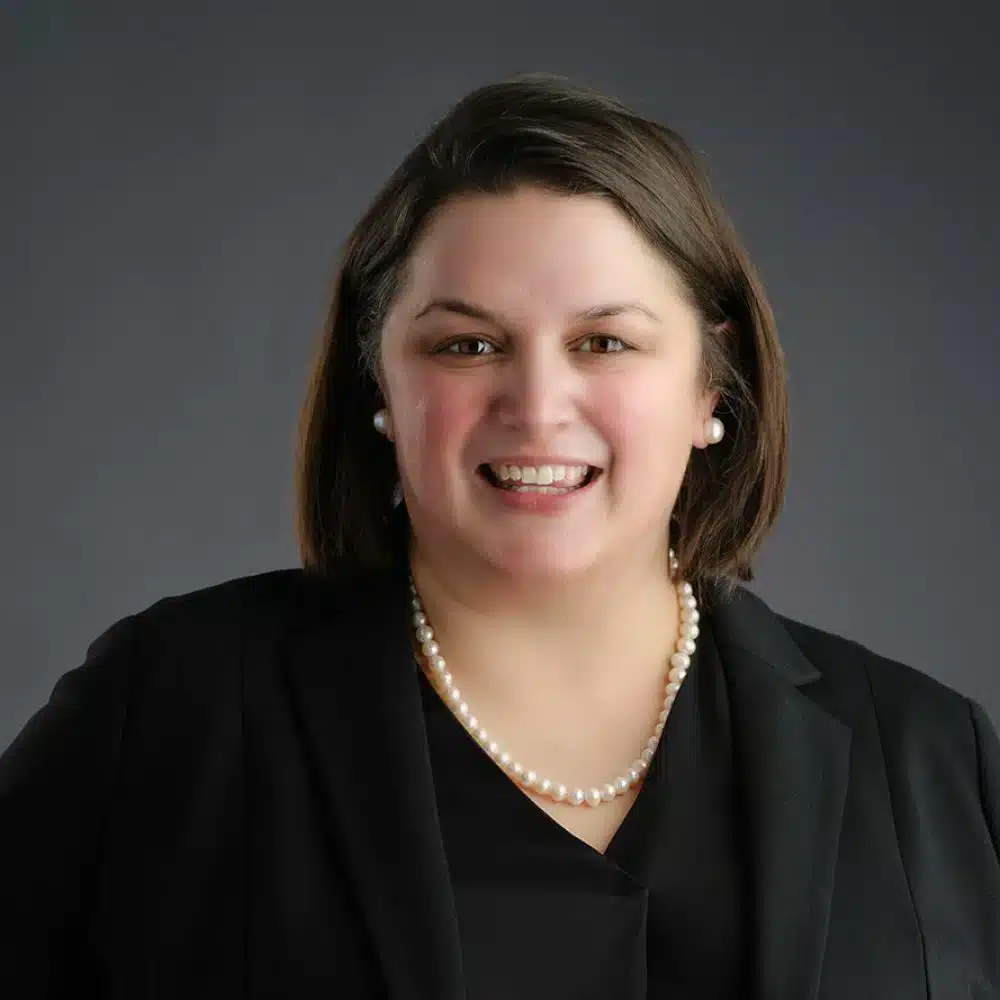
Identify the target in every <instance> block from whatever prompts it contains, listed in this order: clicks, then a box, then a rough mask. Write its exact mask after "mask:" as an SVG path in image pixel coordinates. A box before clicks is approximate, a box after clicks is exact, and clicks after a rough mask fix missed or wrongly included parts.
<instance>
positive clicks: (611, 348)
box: [580, 333, 631, 354]
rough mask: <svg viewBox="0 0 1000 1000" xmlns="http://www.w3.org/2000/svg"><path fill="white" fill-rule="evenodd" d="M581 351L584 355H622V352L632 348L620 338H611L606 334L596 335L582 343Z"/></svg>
mask: <svg viewBox="0 0 1000 1000" xmlns="http://www.w3.org/2000/svg"><path fill="white" fill-rule="evenodd" d="M588 345H596V346H588ZM580 350H581V351H582V352H583V353H584V354H620V353H621V352H622V351H628V350H631V348H630V347H629V346H628V344H626V343H625V341H624V340H621V339H620V338H618V337H609V336H608V335H607V334H605V333H595V334H593V335H592V336H590V337H587V339H586V340H583V341H581V343H580Z"/></svg>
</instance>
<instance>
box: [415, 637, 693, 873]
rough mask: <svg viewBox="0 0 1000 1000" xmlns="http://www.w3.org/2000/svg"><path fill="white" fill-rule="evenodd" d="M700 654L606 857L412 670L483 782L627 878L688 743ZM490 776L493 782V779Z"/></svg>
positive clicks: (422, 675)
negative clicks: (678, 753) (676, 757)
mask: <svg viewBox="0 0 1000 1000" xmlns="http://www.w3.org/2000/svg"><path fill="white" fill-rule="evenodd" d="M703 635H704V633H703ZM701 650H702V642H701V640H699V644H698V647H697V649H696V652H695V654H694V657H693V658H692V663H691V668H690V670H689V671H688V675H687V677H686V678H685V683H684V684H682V685H681V688H680V690H679V691H678V694H677V698H676V699H675V701H674V706H673V708H672V710H671V713H670V716H669V717H668V720H667V725H666V727H665V729H664V732H663V737H662V738H661V740H660V742H659V744H658V745H657V748H656V753H655V754H654V756H653V759H652V761H651V762H650V766H649V768H648V770H647V772H646V775H645V777H644V779H643V782H642V786H641V787H640V789H639V792H638V793H637V795H636V797H635V800H634V801H633V803H632V805H631V807H630V808H629V810H628V812H627V813H626V814H625V816H624V817H623V818H622V821H621V823H619V825H618V827H617V829H616V830H615V832H614V834H613V835H612V837H611V839H610V840H609V841H608V844H607V847H606V848H605V849H604V851H603V852H602V851H599V850H597V849H596V848H595V847H593V846H592V845H591V844H588V843H587V842H586V841H585V840H583V839H581V838H580V837H578V836H577V835H576V834H575V833H573V832H572V831H571V830H569V829H567V828H566V827H565V826H563V825H562V824H561V823H560V822H559V821H558V820H556V819H555V818H554V817H552V816H551V815H549V813H547V812H546V811H545V810H544V809H542V808H541V806H539V805H538V804H537V803H536V802H535V801H534V799H533V798H532V797H531V795H530V794H529V793H528V792H527V791H526V790H524V789H523V788H522V787H521V786H520V785H518V784H517V782H516V780H515V779H514V778H512V777H511V776H510V775H508V774H507V773H506V772H504V770H503V769H502V768H501V767H500V765H499V764H497V762H496V761H495V760H493V758H492V757H490V755H489V754H488V753H487V751H486V750H485V749H484V748H483V747H482V746H481V745H480V744H479V742H478V741H477V740H476V739H475V737H474V736H473V735H472V734H471V733H470V732H469V731H468V729H466V728H465V726H464V725H463V724H462V722H461V721H460V720H459V719H458V718H457V717H456V715H455V713H454V712H453V711H452V710H451V708H450V707H449V706H448V705H447V704H446V702H445V701H444V699H443V698H442V697H441V695H440V693H439V692H438V691H437V689H436V688H435V687H434V684H433V683H432V682H431V680H430V678H429V677H427V675H426V673H425V672H424V670H423V669H422V668H421V666H420V664H419V663H418V662H417V659H416V657H415V656H414V658H413V663H412V666H413V669H414V670H416V671H417V673H418V674H419V675H420V677H419V681H420V685H421V690H422V691H423V694H424V702H423V704H424V708H425V712H426V711H433V712H435V713H436V714H438V715H439V716H441V715H443V716H446V719H445V721H444V723H443V724H444V725H446V726H448V727H449V729H451V731H452V732H457V735H458V736H459V737H460V738H463V739H462V745H464V746H466V747H467V748H468V749H469V750H471V751H473V753H474V754H475V755H476V758H475V759H478V761H479V763H477V764H476V767H477V768H478V769H479V771H481V772H482V775H483V780H484V781H487V780H488V781H490V782H491V784H492V785H493V786H494V787H496V788H498V789H499V788H504V789H505V791H504V792H502V793H501V794H503V797H504V800H505V801H506V802H509V803H510V808H511V809H517V810H518V811H519V813H520V814H521V815H523V816H525V817H528V816H535V817H537V819H536V820H532V822H536V825H540V826H541V828H543V829H546V828H547V829H548V830H550V835H551V836H554V837H556V838H559V839H560V840H561V841H563V842H564V843H565V844H566V845H567V847H568V849H573V850H575V851H578V852H582V853H583V854H585V855H587V856H589V857H591V858H594V859H598V860H599V861H600V862H601V863H604V864H606V865H609V866H612V867H614V868H616V869H618V870H619V871H622V872H624V873H625V874H627V875H628V874H629V871H626V868H628V869H629V870H631V869H632V868H633V867H634V866H635V860H636V859H637V857H638V856H639V855H640V854H641V851H642V845H641V843H640V842H639V838H640V837H641V835H642V832H643V831H646V830H647V829H648V827H649V824H648V822H644V818H645V817H646V815H647V813H648V812H649V811H650V810H651V809H652V808H654V807H655V805H656V800H657V799H658V798H659V796H660V795H661V794H663V792H664V789H663V787H662V785H663V782H664V780H665V779H666V778H667V773H666V768H667V764H666V761H665V757H664V755H665V754H666V753H667V752H669V748H670V747H671V746H674V745H676V744H678V742H679V740H681V739H687V738H689V733H688V727H689V726H690V724H691V716H692V715H694V714H695V713H696V711H697V692H696V691H695V690H693V689H694V688H695V687H696V684H695V681H696V677H697V676H698V675H699V674H700V670H701V663H702V662H703V661H704V656H703V655H702V654H701ZM425 723H426V717H425ZM491 774H492V776H490V775H491ZM577 808H580V809H589V808H592V807H591V806H587V805H583V806H579V807H577ZM630 877H631V876H630Z"/></svg>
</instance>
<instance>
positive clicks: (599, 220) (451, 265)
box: [0, 75, 1000, 1000]
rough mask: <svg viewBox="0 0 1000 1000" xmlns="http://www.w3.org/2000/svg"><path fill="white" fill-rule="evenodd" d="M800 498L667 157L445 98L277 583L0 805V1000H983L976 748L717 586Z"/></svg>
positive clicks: (141, 666) (375, 229)
mask: <svg viewBox="0 0 1000 1000" xmlns="http://www.w3.org/2000/svg"><path fill="white" fill-rule="evenodd" d="M786 461H787V399H786V391H785V373H784V367H783V361H782V352H781V348H780V345H779V342H778V336H777V331H776V329H775V324H774V320H773V316H772V313H771V309H770V306H769V304H768V301H767V298H766V295H765V293H764V289H763V288H762V287H761V284H760V281H759V280H758V278H757V276H756V274H755V272H754V270H753V267H752V265H751V263H750V261H749V259H748V257H747V254H746V252H745V251H744V249H743V248H742V246H741V244H740V242H739V240H738V238H737V236H736V234H735V233H734V231H733V228H732V226H731V225H730V223H729V221H728V219H727V217H726V214H725V212H724V211H723V209H722V207H721V205H720V204H719V203H718V202H717V201H716V200H715V198H714V197H713V195H712V192H711V189H710V185H709V183H708V179H707V176H706V173H705V170H704V168H703V165H702V164H701V162H700V161H699V159H698V158H697V157H696V156H695V155H694V154H693V152H692V151H691V150H690V148H689V147H688V145H687V144H686V143H685V142H684V140H683V139H682V138H681V137H680V136H679V135H678V134H677V133H676V132H674V131H672V130H671V129H669V128H667V127H665V126H663V125H660V124H657V123H655V122H652V121H649V120H648V119H646V118H643V117H641V116H639V115H637V114H635V113H634V112H632V111H631V110H629V109H628V108H626V107H625V106H624V105H622V104H621V103H620V102H618V101H616V100H614V99H612V98H610V97H608V96H606V95H603V94H600V93H598V92H596V91H594V90H591V89H588V88H586V87H582V86H579V85H576V84H573V83H571V82H569V81H566V80H563V79H561V78H557V77H551V76H544V75H542V76H539V75H528V76H522V77H517V78H514V79H511V80H507V81H504V82H501V83H498V84H493V85H490V86H486V87H483V88H481V89H479V90H476V91H474V92H473V93H472V94H470V95H468V96H467V97H465V98H464V99H463V100H462V101H460V102H459V103H458V104H457V105H456V106H455V107H454V108H453V109H452V110H451V112H450V113H449V114H448V115H446V116H445V117H444V118H443V119H442V120H441V121H440V122H438V123H437V124H436V125H435V126H434V128H433V129H432V130H431V131H430V132H429V133H428V135H427V136H426V137H425V138H424V139H422V140H421V141H420V142H419V143H418V144H417V145H416V147H415V148H414V149H413V150H412V151H411V152H410V153H409V154H408V155H407V156H406V158H405V159H404V161H403V163H402V164H401V165H400V166H399V168H398V169H397V170H396V172H395V173H394V174H393V175H392V177H391V178H390V179H389V180H388V182H387V184H386V185H385V187H384V188H383V189H382V190H381V191H380V192H379V194H378V195H377V197H376V198H375V200H374V202H373V204H372V205H371V206H370V207H369V208H368V210H367V211H366V212H365V214H364V215H363V217H362V219H361V220H360V222H359V223H358V225H357V226H356V227H355V229H354V231H353V232H352V233H351V234H350V236H349V237H348V239H347V243H346V246H345V249H344V252H343V254H342V257H341V261H340V265H339V269H338V272H337V278H336V283H335V290H334V295H333V299H332V302H331V305H330V310H329V318H328V322H327V324H326V327H325V329H324V331H323V337H322V340H321V343H320V349H319V354H318V357H317V359H316V363H315V368H314V371H313V374H312V378H311V381H310V384H309V389H308V393H307V396H306V399H305V402H304V406H303V410H302V419H301V436H300V442H299V452H298V455H297V480H296V483H297V514H298V521H297V525H298V533H299V542H300V549H301V557H302V567H301V569H298V568H297V569H294V570H277V571H274V572H270V573H262V574H257V575H255V576H250V577H243V578H239V579H234V580H228V581H224V582H223V583H220V584H219V585H218V586H215V587H211V588H207V589H205V590H200V591H195V592H192V593H189V594H182V595H176V596H172V597H170V598H165V599H164V600H162V601H159V602H157V603H156V604H155V605H153V606H152V607H150V608H146V609H144V610H141V611H139V612H137V613H136V614H134V615H130V616H129V617H127V618H125V619H123V620H122V621H121V622H117V623H115V624H114V625H113V626H112V627H110V628H109V629H108V630H107V631H106V632H104V633H103V634H102V635H101V636H99V637H98V638H97V639H96V640H95V641H94V643H93V644H92V645H91V647H90V648H89V649H88V656H87V660H86V662H85V663H84V664H83V665H82V666H81V667H79V668H78V669H76V670H73V671H70V672H68V673H67V674H66V675H64V676H63V677H62V678H61V679H60V681H59V683H58V685H57V686H56V689H55V691H54V693H53V695H52V698H51V700H50V702H49V704H48V705H46V706H45V707H44V708H43V709H42V710H41V711H40V712H39V713H38V714H37V715H36V716H35V718H34V719H32V720H31V722H30V723H29V725H28V726H27V727H26V728H25V730H24V731H23V733H22V734H21V735H20V736H19V737H18V739H17V740H16V741H15V743H14V745H13V746H12V747H11V748H10V749H9V750H8V751H7V753H6V754H5V755H4V756H3V758H2V759H0V890H2V894H3V897H4V902H5V904H6V906H5V907H4V913H5V914H8V915H11V914H13V915H14V919H13V920H8V923H7V924H6V925H5V926H3V927H2V928H0V969H2V973H0V977H2V978H0V982H2V984H3V990H5V991H6V992H5V995H8V994H9V995H11V996H18V997H25V998H39V1000H40V998H42V997H47V998H51V997H66V998H68V997H73V998H74V1000H75V998H78V997H80V996H87V997H128V998H129V1000H132V998H136V1000H138V998H142V997H153V996H158V997H175V996H203V995H208V993H209V992H211V995H212V996H213V997H214V998H220V997H237V996H239V997H248V996H259V997H272V996H274V997H277V996H288V997H296V998H302V1000H305V998H310V997H317V998H318V997H331V996H350V997H359V998H360V997H392V998H395V1000H417V998H434V1000H461V998H464V997H468V998H470V1000H493V998H497V1000H500V998H503V1000H508V998H510V997H515V996H516V997H518V998H519V1000H535V998H539V1000H541V998H545V1000H589V998H592V1000H608V998H612V997H613V998H621V1000H639V998H653V997H657V998H658V997H671V998H675V1000H686V998H691V1000H693V998H698V1000H713V998H718V1000H723V998H726V1000H733V998H754V1000H803V998H815V997H819V996H822V997H824V998H827V1000H885V998H887V997H900V998H903V997H905V998H911V997H926V996H931V995H933V996H934V997H937V998H941V1000H945V998H955V1000H957V998H958V997H969V996H977V997H983V998H985V997H988V996H989V997H995V996H998V995H1000V741H998V738H997V733H996V730H995V728H994V726H993V725H992V723H991V722H990V720H989V719H988V718H987V716H986V714H985V713H984V711H983V709H982V708H981V707H980V706H979V705H978V704H977V703H976V702H974V701H971V700H969V699H968V698H966V697H964V696H963V695H961V694H960V693H958V692H957V691H954V690H952V689H950V688H948V687H945V686H944V685H942V684H940V683H938V682H937V681H934V680H932V679H931V678H930V677H928V676H926V675H924V674H921V673H919V672H917V671H916V670H913V669H911V668H909V667H907V666H905V665H903V664H900V663H896V662H893V661H891V660H888V659H886V658H884V657H882V656H880V655H878V654H877V653H875V652H873V651H871V650H869V649H865V648H864V647H862V646H860V645H858V644H857V643H855V642H852V641H850V640H849V639H847V638H844V637H840V636H836V635H833V634H831V633H828V632H823V631H821V630H819V629H817V628H814V627H812V626H810V625H808V624H805V623H802V622H798V621H795V620H792V619H790V618H788V617H786V616H783V615H781V614H779V613H777V612H775V611H772V610H771V609H770V608H769V607H768V606H767V605H766V604H765V603H764V602H763V601H761V600H760V599H759V598H758V597H756V596H754V594H753V593H752V592H751V591H750V590H749V589H747V588H746V587H744V586H743V584H744V583H746V582H749V581H752V580H753V564H754V559H755V557H756V554H757V552H758V550H759V549H760V546H761V544H762V542H763V540H764V539H765V537H766V535H767V533H768V532H769V531H770V529H771V528H772V526H773V524H774V522H775V520H776V518H777V516H778V512H779V510H780V507H781V503H782V499H783V494H784V489H785V481H786Z"/></svg>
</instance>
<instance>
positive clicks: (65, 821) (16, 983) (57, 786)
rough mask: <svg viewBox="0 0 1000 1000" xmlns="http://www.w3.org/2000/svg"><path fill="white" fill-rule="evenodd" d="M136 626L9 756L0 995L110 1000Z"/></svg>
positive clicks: (0, 790) (97, 643)
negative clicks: (119, 789)
mask: <svg viewBox="0 0 1000 1000" xmlns="http://www.w3.org/2000/svg"><path fill="white" fill-rule="evenodd" d="M134 629H135V616H134V615H130V616H128V617H126V618H123V619H121V620H120V621H118V622H115V623H114V624H113V625H111V626H110V627H109V628H108V629H106V630H105V631H104V632H103V633H101V635H99V636H98V637H97V638H96V639H95V640H94V641H93V642H92V643H91V644H90V646H89V647H88V648H87V653H86V657H85V659H84V662H83V664H82V665H80V666H78V667H76V668H75V669H73V670H70V671H68V672H67V673H65V674H63V676H61V677H60V678H59V679H58V681H57V682H56V684H55V687H54V688H53V690H52V694H51V696H50V697H49V700H48V702H47V703H46V704H45V705H44V706H43V707H42V708H40V709H39V710H38V711H37V712H36V713H35V714H34V715H33V716H32V717H31V718H30V719H29V720H28V722H27V724H26V725H25V726H24V728H23V729H22V730H21V732H20V733H19V734H18V735H17V736H16V737H15V739H14V741H13V743H11V744H10V746H9V747H8V748H7V750H6V751H5V752H4V754H3V756H2V757H0V992H3V994H4V995H5V996H10V997H14V996H16V997H19V998H22V1000H36V998H37V1000H41V998H43V997H44V998H46V1000H56V998H62V997H67V998H68V997H70V996H72V997H74V998H77V1000H80V998H88V997H95V996H99V995H100V984H99V981H98V972H97V969H96V968H95V965H94V959H93V951H92V949H91V948H90V947H89V944H90V942H89V933H90V916H91V913H92V909H93V904H94V901H95V891H96V876H97V869H98V864H99V861H100V852H101V840H102V831H103V825H104V822H105V818H106V816H107V813H108V807H109V803H110V800H111V796H112V789H113V786H114V781H115V772H116V765H117V761H118V756H119V748H120V743H121V735H122V728H123V725H124V720H125V706H126V691H127V683H128V665H129V662H130V660H131V653H130V650H131V647H132V645H133V633H134Z"/></svg>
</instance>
